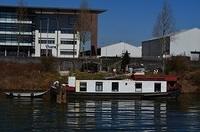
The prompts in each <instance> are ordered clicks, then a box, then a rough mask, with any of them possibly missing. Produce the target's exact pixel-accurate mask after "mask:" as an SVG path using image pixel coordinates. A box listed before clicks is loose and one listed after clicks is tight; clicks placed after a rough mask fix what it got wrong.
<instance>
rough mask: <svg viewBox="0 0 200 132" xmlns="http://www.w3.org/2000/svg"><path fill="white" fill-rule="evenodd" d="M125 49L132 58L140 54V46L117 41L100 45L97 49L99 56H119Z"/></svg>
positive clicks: (139, 56)
mask: <svg viewBox="0 0 200 132" xmlns="http://www.w3.org/2000/svg"><path fill="white" fill-rule="evenodd" d="M126 51H127V52H128V53H129V56H130V57H133V58H141V56H142V48H141V47H136V46H133V45H131V44H129V43H126V42H119V43H115V44H110V45H107V46H103V47H101V48H100V49H99V57H121V56H123V54H124V53H125V52H126Z"/></svg>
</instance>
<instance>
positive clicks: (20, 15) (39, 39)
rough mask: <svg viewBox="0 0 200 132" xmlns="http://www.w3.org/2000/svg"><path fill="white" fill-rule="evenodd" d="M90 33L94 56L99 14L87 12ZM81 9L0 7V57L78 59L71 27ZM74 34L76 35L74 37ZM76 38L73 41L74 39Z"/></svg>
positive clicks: (91, 10)
mask: <svg viewBox="0 0 200 132" xmlns="http://www.w3.org/2000/svg"><path fill="white" fill-rule="evenodd" d="M89 11H90V13H91V21H92V24H93V26H92V27H93V30H92V32H91V49H93V50H94V51H93V52H92V53H94V55H95V54H96V49H97V48H96V47H97V27H98V26H97V23H98V22H97V21H98V14H100V13H102V12H104V10H96V9H90V10H89ZM78 14H80V9H74V8H73V9H70V8H51V7H22V6H21V7H19V6H5V5H1V6H0V56H32V57H40V56H54V57H58V58H72V57H78V56H79V47H80V45H79V43H80V41H79V38H78V37H77V32H75V33H74V23H75V21H76V20H77V16H78ZM74 34H75V35H74ZM74 36H75V37H74Z"/></svg>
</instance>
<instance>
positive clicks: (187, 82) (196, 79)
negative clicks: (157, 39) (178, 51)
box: [166, 56, 200, 93]
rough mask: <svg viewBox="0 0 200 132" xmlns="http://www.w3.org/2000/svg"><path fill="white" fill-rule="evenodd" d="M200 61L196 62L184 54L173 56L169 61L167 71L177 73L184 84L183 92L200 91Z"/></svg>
mask: <svg viewBox="0 0 200 132" xmlns="http://www.w3.org/2000/svg"><path fill="white" fill-rule="evenodd" d="M199 63H200V62H197V63H196V64H194V62H191V61H189V60H188V59H187V58H185V57H182V56H177V57H172V58H171V59H170V60H168V61H167V69H166V72H167V73H168V74H175V75H177V76H178V78H179V82H180V83H181V85H182V92H183V93H197V92H198V93H199V92H200V65H199Z"/></svg>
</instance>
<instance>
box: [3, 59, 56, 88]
mask: <svg viewBox="0 0 200 132" xmlns="http://www.w3.org/2000/svg"><path fill="white" fill-rule="evenodd" d="M0 71H1V76H0V84H1V85H0V89H1V90H2V91H7V90H20V91H23V90H45V89H48V88H49V85H50V84H51V82H52V81H53V80H55V79H58V78H59V75H58V74H57V72H56V71H51V70H47V69H46V68H45V66H44V65H42V64H17V63H5V62H1V63H0Z"/></svg>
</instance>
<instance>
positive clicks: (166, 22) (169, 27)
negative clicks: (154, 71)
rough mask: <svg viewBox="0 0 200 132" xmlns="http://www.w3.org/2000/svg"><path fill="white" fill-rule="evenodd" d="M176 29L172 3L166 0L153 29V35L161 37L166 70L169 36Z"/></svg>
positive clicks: (163, 61) (163, 68)
mask: <svg viewBox="0 0 200 132" xmlns="http://www.w3.org/2000/svg"><path fill="white" fill-rule="evenodd" d="M174 31H175V23H174V18H173V16H172V11H171V8H170V5H169V3H168V0H165V1H164V3H163V7H162V10H161V12H160V13H159V15H158V17H157V21H156V22H155V25H154V29H153V37H158V38H160V43H161V45H162V46H161V47H162V48H161V55H162V56H161V58H162V63H163V64H162V65H163V67H162V70H163V72H164V71H165V56H166V54H167V46H166V45H167V42H170V41H168V38H167V36H168V35H170V33H172V32H174Z"/></svg>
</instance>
